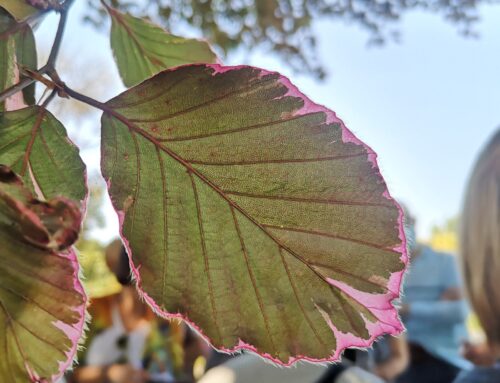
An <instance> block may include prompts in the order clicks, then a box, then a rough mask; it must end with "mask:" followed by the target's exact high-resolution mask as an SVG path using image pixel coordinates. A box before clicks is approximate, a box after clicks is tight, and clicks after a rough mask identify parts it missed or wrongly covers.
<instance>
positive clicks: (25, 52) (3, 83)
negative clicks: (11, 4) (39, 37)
mask: <svg viewBox="0 0 500 383" xmlns="http://www.w3.org/2000/svg"><path fill="white" fill-rule="evenodd" d="M23 68H27V69H31V70H36V69H37V54H36V45H35V38H34V36H33V31H32V30H31V28H30V26H29V25H23V26H22V27H21V28H19V27H18V24H17V23H16V21H15V20H14V19H13V18H12V17H11V16H10V15H9V14H7V13H6V12H5V11H4V10H3V9H1V8H0V91H2V90H4V89H6V88H8V87H10V86H11V85H14V84H15V83H16V82H17V81H19V79H20V78H21V75H20V72H21V69H23ZM23 96H24V100H23V101H24V103H27V104H34V103H35V84H32V85H30V86H28V87H26V88H25V89H24V90H23ZM2 104H3V103H2ZM0 107H1V106H0Z"/></svg>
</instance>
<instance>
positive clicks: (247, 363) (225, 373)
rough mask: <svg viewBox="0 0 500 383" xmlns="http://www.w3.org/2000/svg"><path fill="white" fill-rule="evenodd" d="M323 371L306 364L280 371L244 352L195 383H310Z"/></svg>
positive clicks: (320, 367)
mask: <svg viewBox="0 0 500 383" xmlns="http://www.w3.org/2000/svg"><path fill="white" fill-rule="evenodd" d="M325 370H326V366H325V365H321V364H317V363H316V364H313V363H308V362H298V363H296V364H294V365H293V366H290V367H286V368H282V367H279V366H276V365H274V364H272V363H269V361H267V360H265V359H264V358H262V357H260V356H258V355H256V354H254V353H251V352H246V351H245V352H243V353H242V354H240V355H237V356H235V357H234V358H231V359H230V360H228V361H226V362H225V363H222V364H220V365H218V366H217V367H214V368H212V369H210V370H208V371H207V373H206V374H205V375H204V376H203V377H202V378H201V379H200V380H199V381H198V383H312V382H315V381H316V380H317V379H318V378H319V377H320V376H321V375H322V374H323V373H324V372H325ZM346 383H347V382H346Z"/></svg>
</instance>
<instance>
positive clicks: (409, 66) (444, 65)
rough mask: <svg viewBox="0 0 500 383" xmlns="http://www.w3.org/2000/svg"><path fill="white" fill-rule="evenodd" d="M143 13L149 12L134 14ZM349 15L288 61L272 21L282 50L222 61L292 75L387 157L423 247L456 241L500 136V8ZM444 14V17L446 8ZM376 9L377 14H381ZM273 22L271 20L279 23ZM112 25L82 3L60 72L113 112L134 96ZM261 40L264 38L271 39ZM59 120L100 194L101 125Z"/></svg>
mask: <svg viewBox="0 0 500 383" xmlns="http://www.w3.org/2000/svg"><path fill="white" fill-rule="evenodd" d="M129 3H130V2H129ZM138 3H140V4H142V2H131V4H138ZM146 3H147V4H149V3H151V4H158V3H163V2H159V1H148V2H146ZM166 3H168V4H178V5H177V6H175V7H174V5H172V7H174V9H177V8H176V7H178V8H179V9H181V8H182V6H181V5H180V4H182V3H184V4H185V5H184V7H185V8H188V9H187V10H185V13H186V14H192V13H193V11H192V10H191V12H189V7H190V5H189V4H199V6H200V7H201V5H203V4H205V6H206V7H209V4H212V7H214V8H215V7H216V4H219V5H220V4H226V3H232V2H231V1H227V2H226V1H220V2H209V1H206V2H205V1H192V2H191V1H190V2H166ZM234 3H235V4H240V3H241V4H240V5H242V4H254V3H255V4H261V3H262V4H267V5H268V6H269V7H271V8H272V6H271V4H275V3H278V2H276V1H255V2H254V1H246V2H244V1H242V2H234ZM268 3H269V4H268ZM284 3H298V4H303V3H305V4H308V6H307V7H305V8H308V9H311V12H312V11H313V10H314V5H313V4H316V3H318V4H320V3H324V2H322V1H318V2H316V1H305V2H303V1H298V2H293V1H291V2H284ZM331 3H335V4H337V2H331ZM338 3H339V4H343V2H338ZM345 3H346V4H351V7H352V8H353V9H352V10H351V12H350V13H349V12H348V10H349V7H348V6H346V9H347V10H344V13H343V14H342V13H340V12H339V13H340V14H335V15H332V16H329V15H328V14H320V15H314V16H312V20H304V21H303V22H304V23H306V22H307V23H309V25H310V26H309V27H308V29H307V30H308V32H307V33H306V32H305V31H303V30H299V31H298V32H297V33H296V34H291V33H290V34H291V35H292V37H293V38H292V39H291V40H292V41H291V42H287V43H289V44H291V48H289V49H288V50H287V49H286V47H282V45H284V44H279V43H278V42H279V41H280V40H279V38H280V37H279V36H280V35H279V33H278V32H276V33H275V34H273V32H272V30H273V29H272V27H273V20H272V19H271V20H266V19H265V17H264V16H263V18H264V20H263V21H260V22H261V23H265V22H267V23H269V28H268V29H269V32H268V34H269V36H270V37H269V39H272V38H275V39H276V40H277V41H278V42H276V43H271V42H269V41H266V40H264V41H263V42H262V43H260V44H255V41H254V40H257V41H258V38H257V37H255V38H254V40H252V39H251V38H247V37H245V36H246V35H245V34H243V36H242V40H243V42H242V43H240V44H239V45H238V44H237V43H236V42H234V41H232V40H230V41H228V42H226V40H225V39H223V38H222V37H220V36H219V34H220V33H219V34H216V36H218V38H219V39H220V40H221V41H222V43H224V42H226V46H225V48H226V49H227V50H228V52H225V51H224V50H223V49H221V48H220V47H218V46H216V50H217V52H218V53H219V54H220V56H221V59H222V61H223V62H224V63H225V64H229V65H236V64H250V65H255V66H259V67H263V68H266V69H270V70H276V71H279V72H281V73H282V74H284V75H286V76H288V77H289V78H290V79H291V80H292V82H293V83H294V84H296V85H297V86H298V87H299V88H300V89H301V90H302V91H303V92H304V93H305V94H306V95H308V96H309V97H310V98H311V99H312V100H313V101H315V102H317V103H321V104H324V105H325V106H327V107H328V108H331V109H332V110H334V111H335V112H336V113H337V115H338V116H339V117H340V118H342V119H343V120H344V122H345V123H346V125H347V127H348V128H349V129H350V130H351V131H353V132H354V133H355V134H356V135H357V136H358V137H359V138H360V139H361V140H363V141H365V142H366V143H367V144H368V145H370V146H371V147H372V148H373V149H374V150H375V151H376V152H377V153H378V155H379V157H378V161H379V164H380V167H381V170H382V173H383V175H384V178H385V180H386V182H387V184H388V186H389V190H390V191H391V194H393V196H395V197H396V198H397V199H398V200H400V201H403V202H405V203H406V204H407V205H408V206H409V208H410V209H411V210H412V211H413V212H414V214H415V215H416V216H417V217H418V222H417V228H418V230H417V231H418V236H419V238H420V239H422V240H424V241H430V240H431V238H432V236H433V233H435V232H436V230H445V229H447V228H448V227H449V226H450V225H449V220H452V221H454V220H456V219H457V216H458V213H459V210H460V205H461V198H462V194H463V193H462V191H463V188H464V185H465V182H466V179H467V176H468V174H469V171H470V169H471V166H472V162H473V159H474V156H475V154H476V153H477V152H478V150H479V148H480V147H481V145H482V144H483V143H484V142H485V141H486V139H487V138H488V137H489V136H490V135H491V134H492V132H493V131H494V129H495V127H496V126H498V125H499V124H500V118H499V117H498V108H499V105H500V86H498V85H499V75H498V73H499V70H500V54H499V53H498V52H499V49H500V28H499V27H498V26H499V25H500V5H497V4H495V3H494V2H481V1H479V2H477V1H474V2H452V3H453V4H455V3H456V4H457V5H455V8H456V9H455V8H453V7H452V6H451V5H445V4H448V2H435V1H429V2H426V1H424V2H423V3H429V4H434V5H433V6H430V7H429V9H427V10H424V9H421V8H419V7H416V9H411V8H410V9H406V8H404V7H402V6H400V7H395V10H394V11H392V13H395V14H396V15H399V16H400V18H399V20H393V17H394V15H393V16H392V17H391V15H390V14H387V13H384V11H383V7H384V4H385V2H378V1H367V2H356V1H352V2H351V1H348V2H345ZM358 3H359V4H358ZM365 3H366V4H365ZM372 3H373V4H372ZM387 3H392V2H387ZM394 3H397V4H399V2H394ZM402 3H405V2H402ZM408 3H412V2H408ZM441 3H442V4H443V5H439V4H441ZM363 4H365V5H363ZM369 4H372V7H374V8H375V9H377V11H375V10H371V8H370V7H368V5H369ZM377 4H378V5H377ZM95 6H96V7H97V5H95ZM339 7H340V5H339ZM386 7H387V6H386ZM433 7H434V8H436V11H435V12H434V11H432V8H433ZM299 8H300V9H305V8H303V7H302V6H300V7H299ZM365 8H366V9H365ZM131 9H132V11H135V12H139V13H140V11H142V7H139V6H137V7H133V6H131ZM147 11H148V12H149V14H150V16H151V18H152V19H153V20H156V21H158V22H159V23H160V24H161V23H163V25H165V19H164V18H161V17H159V16H158V15H157V14H155V12H157V11H158V10H157V9H156V8H155V7H153V6H150V7H148V8H147ZM460 11H461V12H466V15H468V16H469V18H472V19H473V20H474V21H473V22H472V24H470V25H469V26H468V27H466V26H465V22H464V21H458V22H457V21H453V20H454V19H453V15H454V14H455V18H457V17H458V16H457V14H458V15H459V14H460V13H459V12H460ZM198 12H200V13H203V11H202V10H199V11H198ZM262 12H263V11H262ZM268 12H272V11H268ZM352 12H354V16H353V15H352ZM355 12H358V13H355ZM363 14H364V15H365V17H366V18H369V16H370V15H371V18H372V19H373V20H374V21H372V24H370V23H369V22H368V21H366V22H363V19H362V17H363V16H362V15H363ZM264 15H266V14H264ZM377 15H378V16H377ZM380 15H384V16H380ZM174 16H176V17H180V16H179V15H177V14H174ZM214 16H218V17H219V25H220V26H219V28H226V29H227V30H231V29H234V30H236V31H237V30H238V28H237V25H236V26H234V25H232V24H231V22H229V21H226V22H225V21H224V18H223V17H224V13H223V12H222V11H221V13H220V14H216V15H214ZM271 16H272V13H271V15H268V17H271ZM296 16H297V17H299V16H300V14H297V15H296ZM86 17H92V18H93V19H94V20H97V21H98V22H99V26H98V27H96V26H95V25H94V23H92V22H85V21H84V19H85V18H86ZM172 17H173V16H172ZM221 18H222V20H220V19H221ZM357 18H358V19H361V20H358V19H357ZM476 18H477V20H476ZM193 23H194V24H195V25H196V22H195V21H193ZM249 23H250V27H251V28H256V29H258V27H259V23H257V22H256V21H255V20H253V23H252V22H251V21H250V22H249ZM367 23H368V24H367ZM226 24H227V25H226ZM109 25H110V23H109V20H107V19H106V18H105V15H103V16H101V17H99V16H97V13H96V11H94V8H93V7H90V6H89V4H88V3H87V2H86V1H83V0H79V1H76V2H75V4H74V6H73V10H72V12H71V17H70V21H69V23H68V28H67V31H66V35H65V39H64V41H63V44H62V50H61V56H60V60H59V68H58V69H59V71H60V73H61V75H62V76H64V78H66V79H68V81H70V85H71V86H73V87H74V88H76V89H77V90H80V91H82V92H85V93H87V94H91V95H93V97H95V98H97V99H99V100H107V99H109V98H111V97H113V96H114V95H116V94H118V93H119V92H120V91H122V90H124V89H125V88H124V87H123V85H122V84H121V80H120V78H119V76H118V73H117V70H116V67H115V64H114V62H113V58H112V53H111V50H110V47H109V38H108V36H109ZM285 25H286V22H285ZM56 26H57V17H56V16H51V17H48V18H47V19H46V20H45V21H44V23H43V24H42V25H41V27H40V28H39V29H38V30H37V31H36V37H37V41H38V43H39V47H40V48H41V52H40V55H39V56H40V60H41V62H44V60H45V57H46V52H48V50H49V48H50V43H51V38H52V36H53V34H54V32H55V28H56ZM170 26H171V27H172V31H173V32H176V33H178V34H182V35H185V36H196V37H202V36H203V33H202V32H201V31H200V29H199V28H197V27H193V26H192V25H188V24H187V23H186V22H183V21H181V19H178V18H177V19H176V18H175V17H173V19H172V20H171V21H170ZM375 26H378V28H379V29H375ZM207 28H208V27H207ZM210 30H211V29H210ZM250 31H251V29H250ZM259 31H260V30H259ZM466 31H468V33H467V32H466ZM396 32H397V33H396ZM262 33H263V32H262V31H260V32H255V34H257V35H258V37H259V38H261V39H263V38H264V37H262V36H260V35H261V34H262ZM309 35H311V36H313V37H314V38H315V41H316V43H315V47H314V48H313V47H311V46H310V44H309V40H308V39H309V37H310V36H309ZM395 36H398V37H395ZM208 38H209V39H210V36H208ZM381 38H383V43H382V42H381V41H380V39H381ZM277 47H278V48H279V49H281V50H279V49H277ZM296 51H299V52H301V54H303V55H304V57H305V60H306V61H301V60H300V56H298V55H297V54H295V55H293V53H294V52H296ZM44 53H45V55H44ZM318 68H321V71H320V72H324V77H323V78H320V77H319V74H318ZM315 69H316V71H315ZM69 79H71V80H69ZM52 108H53V110H54V111H55V112H57V113H58V116H59V117H60V118H61V119H62V120H63V123H64V125H65V126H66V127H67V128H68V130H69V133H70V136H71V137H72V138H73V139H74V140H75V141H76V142H77V143H78V144H79V145H80V147H81V148H82V156H83V158H84V160H85V162H86V163H87V165H88V166H89V169H90V175H91V177H94V178H91V186H93V185H101V184H100V183H99V179H98V176H97V175H96V173H97V172H98V168H99V115H100V113H99V112H98V111H92V110H91V109H90V108H89V107H87V106H85V105H83V104H79V103H78V102H77V101H69V102H68V101H61V102H60V103H58V104H56V103H54V105H53V106H52ZM75 110H77V111H78V112H79V114H78V115H77V117H74V115H75ZM103 202H104V203H105V206H106V210H105V214H104V216H105V220H104V225H103V226H102V227H100V228H99V229H98V228H97V227H96V226H93V227H92V229H93V230H92V237H93V238H96V239H99V240H101V241H104V242H106V241H107V240H108V239H109V238H111V237H112V236H113V235H114V234H116V230H117V220H116V218H115V217H114V214H113V213H112V211H111V210H110V209H111V208H110V207H109V204H108V202H107V198H103ZM451 226H453V225H451Z"/></svg>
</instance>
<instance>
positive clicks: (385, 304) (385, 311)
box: [101, 64, 409, 367]
mask: <svg viewBox="0 0 500 383" xmlns="http://www.w3.org/2000/svg"><path fill="white" fill-rule="evenodd" d="M194 66H201V67H206V68H209V69H211V70H212V71H213V73H212V75H213V76H216V75H218V74H222V73H226V72H231V71H234V70H239V69H245V68H250V69H256V70H258V71H259V72H260V76H261V77H262V76H266V75H279V76H280V78H279V82H280V83H281V84H282V85H284V86H285V87H286V88H287V89H288V92H287V93H286V94H285V95H283V96H281V97H287V96H291V97H296V98H300V99H301V100H302V101H303V106H302V107H301V108H300V109H298V110H297V111H295V113H294V115H295V116H301V115H305V114H309V113H315V112H323V113H325V115H326V123H328V124H331V123H336V124H339V125H340V127H341V130H342V140H343V142H344V143H354V144H356V145H359V146H362V147H363V148H364V149H365V150H366V151H367V153H368V161H369V162H370V163H371V164H372V167H373V169H374V170H376V171H377V172H378V173H379V175H380V176H381V178H382V180H383V177H382V175H381V174H380V169H379V166H378V163H377V154H376V153H375V152H374V151H373V149H372V148H370V147H369V146H368V145H366V144H365V143H363V142H362V141H361V140H359V139H358V138H357V137H356V136H355V135H354V134H353V133H352V132H351V131H350V130H349V129H348V128H347V127H346V126H345V124H344V122H343V121H342V120H341V119H340V118H338V117H337V115H336V114H335V112H333V111H332V110H330V109H328V108H326V107H325V106H323V105H319V104H316V103H314V102H313V101H312V100H311V99H310V98H308V97H307V96H305V95H304V94H303V93H302V92H300V90H299V89H298V88H297V87H296V86H295V85H294V84H292V82H291V81H290V80H289V79H288V78H287V77H285V76H283V75H281V74H280V73H278V72H272V71H268V70H265V69H261V68H257V67H253V66H247V65H237V66H224V65H221V64H188V65H181V66H178V67H174V68H169V69H166V70H165V71H163V72H174V71H176V70H177V69H178V68H180V67H194ZM163 72H161V73H163ZM145 81H148V80H145ZM102 161H104V159H103V158H102V157H101V162H102ZM106 186H107V190H108V195H110V197H111V194H110V188H111V181H110V180H109V179H107V180H106ZM384 186H385V191H384V193H383V196H384V197H385V198H386V199H387V200H388V201H390V202H391V203H393V204H394V205H395V206H396V208H397V209H398V212H399V214H398V220H397V229H398V234H399V239H400V241H401V243H400V244H399V245H396V246H395V247H393V248H392V250H394V251H397V252H398V253H400V254H401V256H400V260H401V262H402V263H403V265H404V267H403V269H402V270H400V271H398V272H394V273H392V274H391V276H390V278H389V281H388V292H387V293H385V294H369V293H365V292H361V291H358V290H356V289H354V288H352V287H350V286H349V285H347V284H345V283H342V282H339V281H335V280H332V279H328V282H329V283H331V284H332V285H333V286H335V287H337V288H339V289H340V290H341V291H342V292H343V293H345V294H346V295H347V296H349V297H351V298H352V299H354V300H355V301H357V302H358V303H360V304H361V305H363V306H365V307H366V308H367V309H368V310H369V311H370V312H371V313H372V315H373V316H374V317H375V318H377V322H375V323H373V322H370V321H368V320H367V319H366V318H364V319H365V324H366V327H367V329H368V332H369V334H370V337H369V339H367V340H365V339H362V338H359V337H356V336H355V335H353V334H351V333H344V332H341V331H339V330H338V329H337V328H336V327H335V325H334V324H333V323H332V322H331V320H330V318H328V317H326V315H323V316H324V317H325V321H326V322H327V324H328V325H329V327H330V328H331V329H332V331H333V333H334V335H335V338H336V340H337V347H336V349H335V350H332V354H331V355H330V356H328V357H326V358H322V359H315V358H310V357H308V356H306V355H298V356H296V357H290V358H289V360H288V362H286V363H283V362H282V361H281V360H279V359H277V358H275V357H273V356H272V355H270V354H267V353H261V352H260V351H259V350H257V348H256V347H255V346H253V345H251V344H248V343H246V342H244V341H243V340H241V339H240V341H239V343H238V345H236V346H235V347H233V348H229V349H226V348H216V349H217V350H218V351H221V352H224V353H235V352H238V351H241V350H248V351H251V352H254V353H256V354H258V355H260V356H261V357H263V358H264V359H267V360H269V361H271V362H273V363H276V364H277V365H281V366H284V367H288V366H291V365H293V364H295V363H296V362H299V361H306V362H311V363H323V362H337V361H339V359H340V357H341V355H342V352H343V351H344V350H345V349H346V348H366V347H370V346H371V345H372V343H373V342H374V341H375V340H376V339H377V338H379V337H380V336H382V335H385V334H387V335H398V334H400V333H402V332H403V331H404V326H403V324H402V322H401V320H400V318H399V315H398V311H397V309H396V308H395V307H394V303H393V301H394V300H396V299H398V298H399V297H400V295H401V288H402V283H403V277H404V273H405V271H406V270H407V269H408V266H409V256H408V248H407V240H406V236H405V233H404V213H403V209H402V207H401V206H400V205H399V203H398V202H397V201H396V200H395V199H394V198H393V197H392V196H391V194H390V193H389V190H388V188H387V185H386V184H385V181H384ZM111 202H112V204H113V208H114V210H115V212H116V214H117V216H118V223H119V232H120V237H121V239H122V241H123V244H124V246H125V248H126V250H127V253H128V255H129V263H130V268H131V270H132V275H133V277H134V279H135V280H136V286H137V289H138V292H139V294H140V296H141V297H142V299H144V301H145V302H146V303H147V304H148V305H149V306H150V307H151V308H152V309H153V311H154V312H155V313H156V314H158V315H159V316H161V317H163V318H166V319H182V320H184V321H185V322H186V323H187V324H188V325H189V326H190V327H191V328H193V329H194V330H196V331H197V332H198V333H199V334H200V336H201V337H202V338H203V339H204V340H205V341H206V342H207V343H208V344H210V345H212V342H211V340H210V338H209V337H208V336H206V335H205V334H204V333H203V330H202V329H201V328H199V327H198V326H197V325H196V324H195V323H194V322H192V321H191V320H190V319H189V318H188V317H187V316H185V315H183V314H181V313H169V312H167V311H164V310H163V309H162V308H161V307H160V306H159V305H158V304H157V303H156V302H155V301H154V300H153V298H151V297H150V296H149V295H148V293H147V292H146V291H144V289H143V288H142V282H141V276H140V270H139V269H140V265H138V266H137V267H136V265H134V263H133V261H132V256H131V255H132V249H131V247H130V244H129V242H128V240H127V238H126V237H125V235H124V234H123V224H124V220H125V213H124V212H123V211H122V210H120V209H119V208H118V207H117V206H115V204H114V202H113V199H112V198H111ZM318 309H319V308H318ZM319 310H320V309H319ZM320 311H321V310H320ZM322 314H323V313H322ZM212 347H213V346H212ZM214 348H215V347H214Z"/></svg>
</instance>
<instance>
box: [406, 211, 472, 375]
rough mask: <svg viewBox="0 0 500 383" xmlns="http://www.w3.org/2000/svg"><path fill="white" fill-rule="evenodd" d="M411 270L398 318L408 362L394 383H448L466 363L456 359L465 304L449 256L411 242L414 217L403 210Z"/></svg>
mask: <svg viewBox="0 0 500 383" xmlns="http://www.w3.org/2000/svg"><path fill="white" fill-rule="evenodd" d="M405 216H406V222H405V232H406V236H407V240H408V250H409V252H410V256H411V266H410V269H409V272H408V273H407V275H406V278H405V281H404V295H403V298H402V305H401V309H400V315H401V317H402V319H403V322H404V324H405V326H406V329H407V337H408V343H409V349H410V364H409V366H408V368H407V369H406V371H405V372H404V373H403V374H402V375H401V376H400V377H399V378H398V379H397V380H396V381H397V382H398V383H451V382H453V380H454V379H455V378H456V376H457V375H458V374H459V373H460V371H461V370H463V369H470V368H471V366H472V364H471V363H470V362H469V361H467V360H466V359H465V358H463V357H462V356H461V355H460V345H461V343H462V342H463V341H465V340H466V339H467V331H466V327H465V320H466V317H467V313H468V310H467V305H466V302H465V301H464V299H463V294H462V290H461V283H460V279H459V273H458V269H457V265H456V262H455V259H454V257H453V256H451V255H449V254H445V253H438V252H435V251H434V250H432V249H431V248H430V247H427V246H424V245H421V244H417V242H416V233H415V219H414V218H413V217H412V216H411V215H410V214H409V212H408V211H406V214H405Z"/></svg>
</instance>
